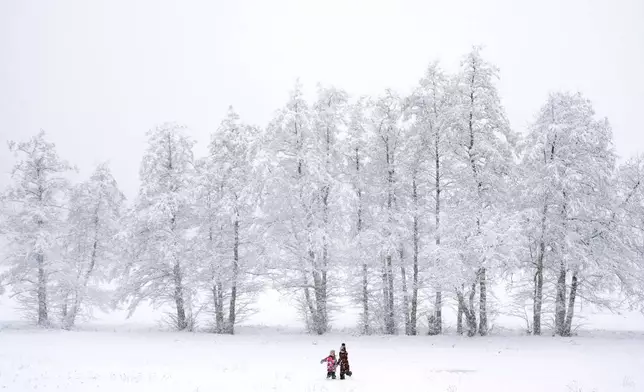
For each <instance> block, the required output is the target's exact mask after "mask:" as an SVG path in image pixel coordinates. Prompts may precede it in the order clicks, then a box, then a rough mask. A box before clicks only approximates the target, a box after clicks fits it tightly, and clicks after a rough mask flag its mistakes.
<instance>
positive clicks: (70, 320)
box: [64, 209, 98, 329]
mask: <svg viewBox="0 0 644 392" xmlns="http://www.w3.org/2000/svg"><path fill="white" fill-rule="evenodd" d="M97 214H98V209H97V212H96V214H95V215H94V243H93V244H92V254H91V255H90V261H89V266H88V267H87V271H85V274H84V275H83V280H82V281H81V286H80V290H82V291H83V292H85V291H86V290H87V285H88V283H89V278H90V277H91V276H92V273H93V272H94V268H95V267H96V257H97V252H98V215H97ZM82 301H83V296H82V295H81V294H80V293H79V292H78V290H76V295H75V296H74V301H73V302H72V307H71V310H70V311H69V312H68V313H67V315H66V317H65V321H64V328H65V329H70V328H71V327H73V326H74V323H75V322H76V316H77V315H78V309H79V308H80V305H81V303H82Z"/></svg>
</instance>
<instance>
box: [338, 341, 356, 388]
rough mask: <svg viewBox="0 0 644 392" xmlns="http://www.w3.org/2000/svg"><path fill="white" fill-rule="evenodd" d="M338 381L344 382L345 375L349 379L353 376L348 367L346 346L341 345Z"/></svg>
mask: <svg viewBox="0 0 644 392" xmlns="http://www.w3.org/2000/svg"><path fill="white" fill-rule="evenodd" d="M339 363H340V380H344V376H345V374H346V375H347V376H349V377H351V375H352V374H353V373H352V372H351V368H350V367H349V353H348V352H347V346H345V345H344V343H342V346H341V347H340V361H339Z"/></svg>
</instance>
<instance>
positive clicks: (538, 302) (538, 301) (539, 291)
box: [532, 241, 545, 335]
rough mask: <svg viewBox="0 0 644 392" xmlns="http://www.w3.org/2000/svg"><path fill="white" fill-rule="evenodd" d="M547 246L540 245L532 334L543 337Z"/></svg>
mask: <svg viewBox="0 0 644 392" xmlns="http://www.w3.org/2000/svg"><path fill="white" fill-rule="evenodd" d="M544 251H545V244H544V242H543V241H541V243H540V244H539V254H538V255H537V266H536V269H537V270H536V272H535V275H534V300H533V306H534V308H533V318H532V333H533V334H534V335H541V307H542V304H543V257H544Z"/></svg>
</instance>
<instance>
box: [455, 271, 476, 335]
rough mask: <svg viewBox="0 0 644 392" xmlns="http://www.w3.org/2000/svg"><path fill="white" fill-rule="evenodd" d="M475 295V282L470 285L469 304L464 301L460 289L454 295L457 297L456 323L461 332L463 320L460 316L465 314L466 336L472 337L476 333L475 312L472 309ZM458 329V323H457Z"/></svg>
mask: <svg viewBox="0 0 644 392" xmlns="http://www.w3.org/2000/svg"><path fill="white" fill-rule="evenodd" d="M475 295H476V282H475V283H474V284H473V285H472V290H471V291H470V295H469V306H468V305H467V304H466V303H465V297H464V296H463V292H462V291H461V290H457V291H456V296H457V298H458V310H459V317H458V319H459V320H458V324H460V332H459V334H462V333H463V321H462V317H463V316H465V322H466V323H467V336H469V337H472V336H474V335H476V312H475V311H474V296H475ZM457 329H458V325H457Z"/></svg>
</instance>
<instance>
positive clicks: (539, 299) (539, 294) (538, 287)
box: [532, 145, 554, 335]
mask: <svg viewBox="0 0 644 392" xmlns="http://www.w3.org/2000/svg"><path fill="white" fill-rule="evenodd" d="M552 153H553V154H554V145H553V147H552ZM547 215H548V197H547V196H546V199H545V201H544V204H543V212H542V214H541V238H540V239H539V250H538V252H539V253H538V254H537V265H536V271H535V275H534V299H533V317H532V333H533V334H534V335H541V308H542V304H543V260H544V257H545V254H546V243H545V240H544V238H545V235H546V219H547Z"/></svg>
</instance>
